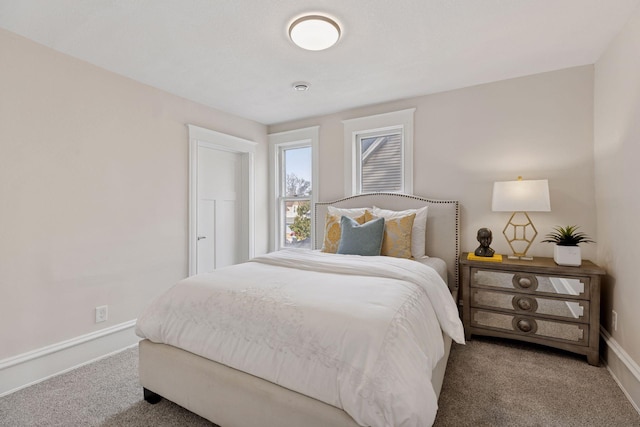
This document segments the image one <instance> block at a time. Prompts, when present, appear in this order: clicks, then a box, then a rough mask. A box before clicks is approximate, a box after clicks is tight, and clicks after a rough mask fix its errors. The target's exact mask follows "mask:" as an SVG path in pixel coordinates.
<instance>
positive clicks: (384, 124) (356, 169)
mask: <svg viewBox="0 0 640 427" xmlns="http://www.w3.org/2000/svg"><path fill="white" fill-rule="evenodd" d="M415 110H416V109H415V108H409V109H406V110H399V111H393V112H389V113H383V114H376V115H373V116H366V117H360V118H356V119H349V120H343V121H342V123H343V126H344V158H345V163H344V171H345V175H344V195H345V197H346V196H351V195H355V194H361V193H360V188H359V187H360V182H359V176H360V175H361V171H360V168H361V162H359V159H360V153H359V152H358V149H359V147H360V144H359V139H360V138H361V137H362V136H365V137H366V136H368V135H370V134H376V133H385V132H389V133H394V132H395V131H398V130H400V132H401V133H402V185H403V188H402V189H401V190H400V191H399V192H400V193H405V194H413V119H414V113H415Z"/></svg>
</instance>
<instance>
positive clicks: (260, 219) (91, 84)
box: [0, 30, 268, 360]
mask: <svg viewBox="0 0 640 427" xmlns="http://www.w3.org/2000/svg"><path fill="white" fill-rule="evenodd" d="M0 52H2V57H3V61H2V66H1V67H0V94H1V95H0V204H1V206H0V319H1V320H2V321H0V343H1V345H0V360H2V359H4V358H7V357H10V356H14V355H17V354H21V353H24V352H27V351H30V350H34V349H38V348H41V347H44V346H47V345H50V344H54V343H58V342H61V341H64V340H67V339H71V338H75V337H78V336H80V335H84V334H88V333H91V332H94V331H97V330H100V329H103V328H106V327H109V326H114V325H117V324H120V323H123V322H127V321H130V320H132V319H135V318H137V317H138V315H139V314H140V313H141V311H142V309H143V307H145V306H146V305H147V304H148V303H149V301H150V300H151V298H153V297H154V296H156V295H158V294H159V293H161V292H162V291H164V290H165V289H167V288H168V287H170V286H171V285H173V284H174V283H175V282H176V281H177V280H179V279H181V278H183V277H186V275H187V271H188V269H187V256H188V255H187V245H188V236H187V234H188V209H187V206H188V167H189V163H188V162H189V161H188V157H189V141H188V133H187V127H186V126H185V124H186V123H192V124H195V125H198V126H202V127H205V128H209V129H214V130H217V131H219V132H224V133H228V134H231V135H235V136H238V137H242V138H246V139H249V140H253V141H256V142H258V143H260V144H259V146H258V150H257V153H256V165H257V167H256V169H257V170H256V192H257V194H258V199H257V201H256V212H264V211H266V209H267V206H268V201H267V197H268V191H267V190H268V189H267V184H266V182H267V154H266V153H267V144H266V127H265V126H264V125H261V124H259V123H255V122H252V121H249V120H246V119H242V118H239V117H235V116H232V115H230V114H226V113H223V112H220V111H217V110H214V109H211V108H207V107H204V106H202V105H199V104H196V103H194V102H190V101H187V100H185V99H182V98H179V97H176V96H173V95H169V94H167V93H164V92H162V91H159V90H157V89H153V88H151V87H149V86H145V85H142V84H140V83H137V82H134V81H133V80H129V79H126V78H124V77H121V76H118V75H116V74H113V73H110V72H107V71H105V70H102V69H100V68H97V67H95V66H92V65H90V64H88V63H85V62H82V61H79V60H76V59H73V58H71V57H69V56H66V55H63V54H60V53H57V52H55V51H53V50H51V49H48V48H45V47H43V46H41V45H38V44H36V43H34V42H32V41H29V40H27V39H24V38H22V37H19V36H17V35H15V34H12V33H9V32H7V31H4V30H0ZM5 58H10V60H4V59H5ZM267 226H268V224H267V219H266V218H265V217H264V215H257V224H256V230H257V236H256V252H257V253H263V252H265V251H266V250H267V243H268V233H267ZM105 304H106V305H108V306H109V320H108V321H107V322H105V323H100V324H95V323H94V308H95V307H96V306H100V305H105Z"/></svg>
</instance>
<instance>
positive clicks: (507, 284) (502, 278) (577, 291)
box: [471, 268, 589, 299]
mask: <svg viewBox="0 0 640 427" xmlns="http://www.w3.org/2000/svg"><path fill="white" fill-rule="evenodd" d="M471 286H475V287H486V288H496V289H505V290H506V289H513V290H516V291H522V292H530V293H532V292H536V293H546V294H556V295H570V296H572V297H574V298H579V299H589V279H588V278H586V277H585V278H580V279H578V278H575V277H552V276H544V275H540V274H532V273H510V272H507V271H491V270H481V269H478V268H472V269H471Z"/></svg>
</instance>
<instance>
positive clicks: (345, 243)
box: [337, 216, 384, 256]
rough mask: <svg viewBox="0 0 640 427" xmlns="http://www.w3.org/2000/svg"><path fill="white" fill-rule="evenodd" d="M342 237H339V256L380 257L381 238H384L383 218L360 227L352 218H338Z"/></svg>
mask: <svg viewBox="0 0 640 427" xmlns="http://www.w3.org/2000/svg"><path fill="white" fill-rule="evenodd" d="M340 227H341V228H342V235H341V236H340V245H339V246H338V252H337V253H339V254H343V255H363V256H376V255H380V249H381V248H382V238H383V237H384V218H382V217H381V218H377V219H374V220H373V221H369V222H365V223H364V224H362V225H360V224H358V223H357V222H356V221H355V220H353V219H352V218H349V217H348V216H343V217H342V218H340Z"/></svg>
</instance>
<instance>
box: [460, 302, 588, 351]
mask: <svg viewBox="0 0 640 427" xmlns="http://www.w3.org/2000/svg"><path fill="white" fill-rule="evenodd" d="M471 326H474V327H478V328H491V329H494V330H501V331H504V332H510V333H513V334H516V335H520V336H522V335H530V336H537V337H541V338H553V339H556V340H561V341H566V342H569V343H571V344H581V345H588V344H589V343H588V340H589V338H588V337H589V333H588V330H589V325H585V324H579V323H562V322H556V321H553V320H547V319H534V318H533V317H530V316H522V315H517V314H513V315H512V314H506V313H494V312H490V311H483V310H478V309H471Z"/></svg>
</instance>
